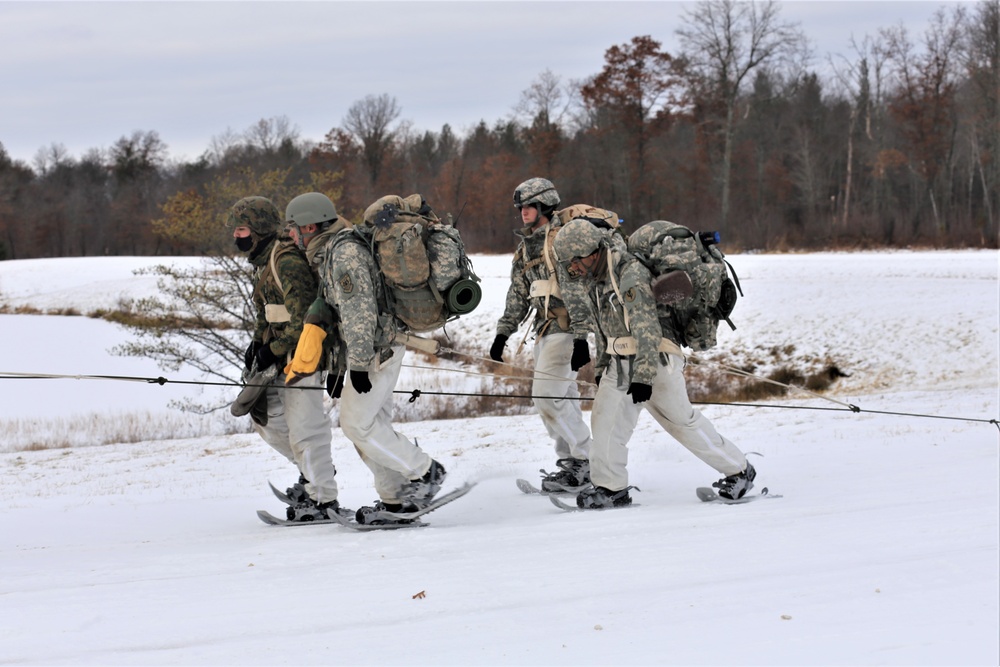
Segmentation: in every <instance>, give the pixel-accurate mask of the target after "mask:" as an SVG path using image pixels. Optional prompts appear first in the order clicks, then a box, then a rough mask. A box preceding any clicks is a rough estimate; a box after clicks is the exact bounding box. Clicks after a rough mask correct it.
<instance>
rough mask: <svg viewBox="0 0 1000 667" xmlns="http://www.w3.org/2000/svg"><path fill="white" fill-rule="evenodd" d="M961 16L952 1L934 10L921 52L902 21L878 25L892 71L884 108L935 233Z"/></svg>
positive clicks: (940, 221) (942, 222)
mask: <svg viewBox="0 0 1000 667" xmlns="http://www.w3.org/2000/svg"><path fill="white" fill-rule="evenodd" d="M963 22H964V10H963V8H962V7H956V8H955V10H954V11H953V12H952V13H951V15H950V16H948V15H946V14H945V11H944V10H943V9H939V10H938V11H937V12H935V14H934V16H933V17H932V19H931V23H930V26H929V27H928V29H927V31H926V32H925V33H924V39H923V46H924V52H923V53H917V52H916V49H915V48H914V44H913V42H911V41H910V38H909V35H908V33H907V31H906V29H905V28H904V27H903V26H902V25H899V26H896V27H894V28H889V29H883V30H882V31H881V34H882V35H883V37H884V38H885V40H886V43H887V44H888V48H889V63H890V66H891V67H892V71H893V73H894V74H895V76H896V89H895V91H894V92H895V94H894V95H893V97H892V99H891V101H890V104H889V112H890V113H891V114H892V115H893V116H894V118H895V119H896V121H897V122H898V123H899V125H900V127H901V131H902V134H903V136H904V138H905V140H906V144H907V148H908V152H909V155H908V157H909V159H910V169H911V170H912V171H913V172H914V173H916V174H919V176H920V177H921V178H922V180H923V182H924V186H925V188H926V190H927V196H928V199H929V201H930V205H931V211H932V214H933V216H934V223H935V227H936V229H937V232H938V234H943V233H944V232H946V231H947V224H948V223H947V221H946V219H944V218H943V217H942V211H941V210H940V205H939V202H938V196H937V195H936V194H935V189H936V186H937V180H938V176H939V174H940V173H942V171H943V170H945V169H946V168H947V166H948V163H949V161H950V159H951V157H952V151H953V148H954V137H955V125H956V119H955V96H956V93H957V91H958V87H959V47H960V44H961V39H960V37H961V26H962V23H963Z"/></svg>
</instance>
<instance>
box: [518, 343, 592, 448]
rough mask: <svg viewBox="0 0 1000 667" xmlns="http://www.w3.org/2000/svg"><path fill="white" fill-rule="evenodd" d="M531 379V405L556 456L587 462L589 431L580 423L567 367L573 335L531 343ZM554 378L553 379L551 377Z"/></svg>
mask: <svg viewBox="0 0 1000 667" xmlns="http://www.w3.org/2000/svg"><path fill="white" fill-rule="evenodd" d="M534 355H535V371H536V373H535V378H534V381H533V382H532V383H531V394H532V395H533V396H558V397H560V398H554V399H552V398H535V399H532V402H533V403H534V404H535V409H536V410H538V415H539V416H540V417H541V418H542V424H544V425H545V430H546V431H548V434H549V436H550V437H551V438H552V439H553V440H555V448H556V457H557V458H560V459H565V458H574V459H582V460H587V459H588V458H589V455H590V429H588V428H587V424H586V423H585V422H584V421H583V412H582V410H581V409H580V401H579V400H577V399H579V397H580V391H579V390H578V389H577V386H576V382H574V380H576V373H575V372H574V371H573V370H572V369H571V368H570V359H571V358H572V356H573V334H568V333H552V334H549V335H547V336H542V337H540V338H539V339H538V340H536V341H535V349H534ZM553 376H554V377H553ZM562 378H565V379H562Z"/></svg>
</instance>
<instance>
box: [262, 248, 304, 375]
mask: <svg viewBox="0 0 1000 667" xmlns="http://www.w3.org/2000/svg"><path fill="white" fill-rule="evenodd" d="M272 250H274V251H275V253H274V255H275V257H274V269H275V270H276V271H277V280H276V279H275V275H274V272H273V271H272V270H271V261H270V260H271V253H272ZM250 262H251V264H253V266H254V289H253V302H254V305H255V306H256V308H257V321H256V325H255V327H254V333H253V338H254V340H257V341H261V342H264V343H270V345H271V350H272V351H273V352H274V353H275V354H276V355H278V356H279V357H280V356H282V355H286V354H293V353H294V352H295V345H296V343H297V342H298V340H299V335H300V334H301V333H302V320H303V318H304V317H305V314H306V311H307V310H309V305H310V304H311V303H312V302H313V300H314V299H315V298H316V278H315V277H314V276H313V273H312V271H310V270H309V264H308V263H307V262H306V258H305V256H304V255H303V254H302V253H301V252H299V250H298V248H296V247H295V245H294V244H293V243H292V242H291V241H288V240H281V239H276V240H274V241H271V242H270V243H269V244H268V245H267V246H266V247H265V248H263V249H262V250H261V252H260V253H258V254H256V255H255V256H254V257H253V258H251V259H250ZM279 281H280V283H281V288H279V287H278V283H279ZM268 304H275V305H284V306H285V308H287V309H288V315H289V318H288V321H287V322H283V323H278V322H270V323H269V322H268V321H267V319H266V316H265V306H266V305H268Z"/></svg>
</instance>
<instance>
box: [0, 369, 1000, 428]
mask: <svg viewBox="0 0 1000 667" xmlns="http://www.w3.org/2000/svg"><path fill="white" fill-rule="evenodd" d="M497 363H502V362H497ZM506 365H508V366H511V364H506ZM720 365H721V364H720ZM414 368H426V369H428V370H442V371H453V370H455V371H456V372H463V371H457V369H448V368H435V367H432V366H414ZM515 368H519V367H517V366H515ZM733 370H735V371H737V372H736V373H735V374H737V375H747V376H749V377H753V378H756V379H759V380H762V381H768V382H772V383H773V384H777V385H780V386H783V387H788V388H789V389H801V388H799V387H795V386H794V385H788V384H784V383H781V382H777V381H773V380H766V379H765V378H757V376H754V375H752V374H749V373H745V372H743V371H739V370H738V369H733ZM545 375H547V374H545ZM495 377H499V378H501V379H504V377H505V376H495ZM2 379H7V380H111V381H117V382H142V383H144V384H157V385H160V386H163V385H165V384H181V385H200V386H205V387H239V388H242V387H246V386H257V387H261V386H273V387H274V388H276V389H286V390H288V389H296V390H303V389H305V390H319V391H326V388H325V387H298V386H291V387H286V386H285V385H283V384H273V383H272V384H268V385H246V384H242V383H238V382H206V381H203V380H170V379H168V378H165V377H163V376H159V377H155V378H153V377H141V376H132V375H65V374H51V373H12V372H7V371H0V380H2ZM506 379H509V380H529V379H531V378H511V377H507V378H506ZM562 379H566V378H562ZM578 382H582V381H578ZM582 383H583V384H587V385H590V386H594V384H593V383H591V382H582ZM802 391H804V392H805V393H807V394H810V395H813V396H816V397H817V398H823V399H825V400H828V401H830V402H832V403H835V404H837V405H839V406H842V407H838V408H824V407H818V406H799V405H772V404H762V403H725V402H718V401H691V402H692V403H693V404H695V405H724V406H731V407H750V408H771V409H785V410H826V411H832V412H844V411H848V412H852V413H855V414H862V413H867V414H875V415H889V416H899V417H921V418H926V419H947V420H954V421H964V422H975V423H983V424H993V425H994V426H996V427H997V430H998V431H1000V420H997V419H981V418H974V417H955V416H951V415H930V414H923V413H915V412H897V411H891V410H868V409H864V408H861V407H859V406H857V405H852V404H850V403H844V402H843V401H837V400H834V399H831V398H829V397H825V396H820V395H818V394H816V393H815V392H812V391H809V390H807V389H802ZM392 393H394V394H406V395H409V396H410V398H409V401H408V402H409V403H414V402H416V400H417V399H418V398H420V397H421V396H424V395H427V396H464V397H472V398H506V399H550V400H577V401H592V400H594V399H593V397H591V396H575V397H574V396H537V395H533V394H487V393H472V392H452V391H424V390H421V389H412V390H409V391H406V390H394V391H393V392H392Z"/></svg>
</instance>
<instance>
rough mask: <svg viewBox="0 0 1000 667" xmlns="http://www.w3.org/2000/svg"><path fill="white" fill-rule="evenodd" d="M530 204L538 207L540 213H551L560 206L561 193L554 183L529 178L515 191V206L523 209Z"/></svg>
mask: <svg viewBox="0 0 1000 667" xmlns="http://www.w3.org/2000/svg"><path fill="white" fill-rule="evenodd" d="M529 204H535V205H536V206H538V210H539V212H541V213H542V214H546V212H549V213H551V212H552V211H553V210H554V209H555V208H556V207H557V206H559V193H558V192H556V186H554V185H552V181H550V180H548V179H545V178H529V179H528V180H526V181H525V182H524V183H521V184H520V185H519V186H517V189H516V190H514V206H516V207H517V208H519V209H520V208H522V207H524V206H528V205H529Z"/></svg>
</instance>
